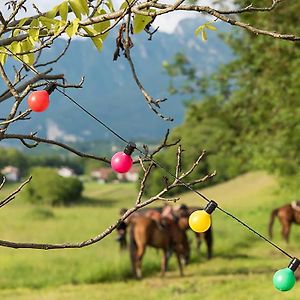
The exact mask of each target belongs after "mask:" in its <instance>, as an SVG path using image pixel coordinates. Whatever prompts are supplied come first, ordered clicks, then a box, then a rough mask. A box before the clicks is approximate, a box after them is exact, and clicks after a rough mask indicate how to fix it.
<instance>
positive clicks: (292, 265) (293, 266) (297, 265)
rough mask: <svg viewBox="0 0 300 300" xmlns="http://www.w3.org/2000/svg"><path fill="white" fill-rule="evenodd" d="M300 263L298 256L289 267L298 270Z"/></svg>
mask: <svg viewBox="0 0 300 300" xmlns="http://www.w3.org/2000/svg"><path fill="white" fill-rule="evenodd" d="M299 265H300V260H299V259H298V258H297V257H294V258H293V260H292V261H291V262H290V264H289V269H291V270H292V271H293V272H295V271H296V270H297V268H298V267H299Z"/></svg>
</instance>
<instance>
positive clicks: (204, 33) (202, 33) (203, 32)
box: [201, 29, 207, 42]
mask: <svg viewBox="0 0 300 300" xmlns="http://www.w3.org/2000/svg"><path fill="white" fill-rule="evenodd" d="M201 38H202V41H203V42H206V40H207V36H206V31H205V30H204V29H203V30H202V32H201Z"/></svg>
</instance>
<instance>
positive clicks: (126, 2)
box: [120, 0, 134, 9]
mask: <svg viewBox="0 0 300 300" xmlns="http://www.w3.org/2000/svg"><path fill="white" fill-rule="evenodd" d="M133 1H134V0H129V1H126V0H125V1H124V2H123V3H122V5H121V6H120V9H125V8H127V7H128V4H131V3H132V2H133Z"/></svg>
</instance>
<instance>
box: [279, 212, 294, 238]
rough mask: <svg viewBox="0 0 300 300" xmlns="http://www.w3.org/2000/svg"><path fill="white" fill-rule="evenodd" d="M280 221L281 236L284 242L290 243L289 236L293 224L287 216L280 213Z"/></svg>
mask: <svg viewBox="0 0 300 300" xmlns="http://www.w3.org/2000/svg"><path fill="white" fill-rule="evenodd" d="M278 219H279V221H280V223H281V235H282V237H283V238H284V240H285V241H286V242H287V243H288V242H289V235H290V229H291V222H290V221H289V219H288V218H287V216H286V214H284V213H280V212H279V214H278Z"/></svg>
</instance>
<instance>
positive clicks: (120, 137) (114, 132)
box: [56, 87, 129, 144]
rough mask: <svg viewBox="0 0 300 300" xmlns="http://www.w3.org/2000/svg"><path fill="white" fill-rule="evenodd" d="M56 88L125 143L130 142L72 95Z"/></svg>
mask: <svg viewBox="0 0 300 300" xmlns="http://www.w3.org/2000/svg"><path fill="white" fill-rule="evenodd" d="M56 90H57V91H59V92H60V93H61V94H63V95H64V96H65V97H67V98H68V99H69V100H70V101H71V102H73V103H74V104H75V105H76V106H77V107H79V108H80V109H82V110H83V111H84V112H85V113H86V114H88V115H89V116H90V117H92V118H93V119H94V120H96V121H97V122H98V123H100V124H101V125H102V126H103V127H105V128H106V129H107V130H109V131H110V132H111V133H112V134H114V135H115V136H116V137H118V138H119V139H120V140H122V141H123V142H124V143H126V144H128V143H129V142H128V141H127V140H125V139H124V138H123V137H122V136H120V135H119V134H118V133H117V132H116V131H114V130H113V129H111V128H110V127H109V126H107V125H106V124H105V123H104V122H102V121H101V120H100V119H99V118H97V117H96V116H95V115H93V114H92V113H90V112H89V111H88V110H87V109H85V108H84V107H83V106H82V105H80V104H79V103H78V102H76V101H75V100H74V99H73V98H72V97H70V96H69V95H67V94H66V93H65V92H64V91H62V90H60V89H59V88H58V87H56Z"/></svg>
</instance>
